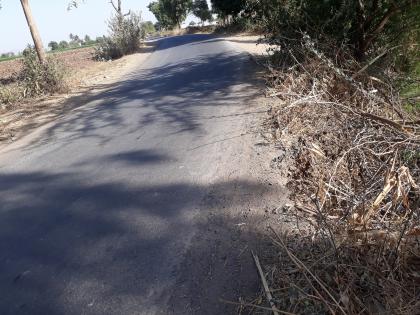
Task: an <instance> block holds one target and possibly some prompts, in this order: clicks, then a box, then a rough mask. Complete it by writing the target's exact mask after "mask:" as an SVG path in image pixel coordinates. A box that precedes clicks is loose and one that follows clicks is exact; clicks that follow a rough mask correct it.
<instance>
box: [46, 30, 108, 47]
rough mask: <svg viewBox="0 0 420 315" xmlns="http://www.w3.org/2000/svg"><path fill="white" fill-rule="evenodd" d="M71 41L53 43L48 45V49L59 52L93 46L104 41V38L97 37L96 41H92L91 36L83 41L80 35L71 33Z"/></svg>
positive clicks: (86, 36)
mask: <svg viewBox="0 0 420 315" xmlns="http://www.w3.org/2000/svg"><path fill="white" fill-rule="evenodd" d="M69 39H70V40H69V41H66V40H62V41H60V42H57V41H51V42H49V43H48V47H49V48H50V49H51V51H57V50H65V49H70V48H77V47H84V46H92V45H95V44H99V43H101V42H102V41H103V40H104V37H103V36H99V37H96V39H91V38H90V36H89V35H85V37H84V38H83V39H81V38H80V37H79V36H78V35H74V34H72V33H70V35H69Z"/></svg>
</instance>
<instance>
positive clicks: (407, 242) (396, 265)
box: [264, 38, 420, 314]
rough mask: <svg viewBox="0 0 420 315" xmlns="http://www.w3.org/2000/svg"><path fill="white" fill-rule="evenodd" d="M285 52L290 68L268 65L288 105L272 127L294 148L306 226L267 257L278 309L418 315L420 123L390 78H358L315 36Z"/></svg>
mask: <svg viewBox="0 0 420 315" xmlns="http://www.w3.org/2000/svg"><path fill="white" fill-rule="evenodd" d="M283 49H284V50H283V51H282V52H281V53H279V54H278V56H277V57H278V59H277V63H276V64H277V65H278V64H280V66H277V67H274V66H271V65H269V66H268V68H269V73H270V74H269V77H268V85H269V88H268V91H267V94H268V95H270V96H272V97H276V98H278V102H277V106H274V107H273V108H272V109H271V112H270V114H271V115H270V119H269V121H268V122H267V125H268V126H269V128H271V132H272V135H273V139H274V141H276V142H277V145H278V146H280V147H281V148H282V150H283V152H284V154H283V155H282V156H281V157H280V159H278V163H279V165H278V166H279V167H280V168H286V171H285V173H287V175H288V178H289V183H288V185H289V187H290V188H291V190H292V192H293V193H292V199H293V200H294V201H295V206H294V207H293V208H292V209H291V210H290V215H292V214H293V216H295V217H296V220H297V221H298V222H301V223H300V224H298V225H297V227H296V228H295V229H294V230H292V232H289V233H283V232H281V233H280V232H278V231H276V232H273V244H274V247H273V248H272V250H271V251H270V252H266V253H265V254H264V255H265V259H264V263H265V267H266V271H267V270H269V272H268V274H269V278H270V279H271V289H273V290H274V291H273V292H274V295H275V300H276V305H277V307H278V308H279V309H280V310H283V311H287V312H290V313H296V314H324V313H326V314H417V313H418V310H419V309H420V304H419V301H420V239H419V236H420V209H419V206H420V203H419V202H420V201H419V200H420V199H419V198H420V190H419V186H418V185H419V180H420V124H419V117H418V116H416V115H415V113H414V114H413V113H408V112H406V111H405V110H404V108H403V106H402V103H401V100H400V98H399V95H398V94H397V93H396V92H395V89H394V88H393V86H392V85H391V84H388V83H385V82H391V81H385V79H384V77H381V79H379V78H378V77H374V76H372V75H369V74H367V72H361V73H358V71H359V69H361V66H360V65H358V64H357V63H356V62H354V61H353V60H352V59H351V58H350V57H349V56H348V55H345V54H343V52H337V53H336V54H331V55H335V57H336V58H335V59H332V58H328V57H326V56H325V55H324V54H322V53H321V52H320V51H319V50H318V49H317V48H316V45H315V43H313V42H311V40H310V39H309V38H306V39H305V41H303V42H294V43H289V44H288V45H285V47H284V48H283ZM285 51H287V54H284V53H283V52H285ZM356 73H357V75H355V74H356ZM303 223H306V225H305V224H303ZM307 224H309V225H310V228H307V226H308V225H307ZM303 227H305V228H303Z"/></svg>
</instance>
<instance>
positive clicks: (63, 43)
mask: <svg viewBox="0 0 420 315" xmlns="http://www.w3.org/2000/svg"><path fill="white" fill-rule="evenodd" d="M58 48H59V49H67V48H69V43H68V42H67V41H65V40H62V41H61V42H59V43H58Z"/></svg>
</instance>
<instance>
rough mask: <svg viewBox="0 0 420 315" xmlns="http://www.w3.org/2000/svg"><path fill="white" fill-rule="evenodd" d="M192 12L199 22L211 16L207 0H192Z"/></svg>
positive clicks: (207, 19)
mask: <svg viewBox="0 0 420 315" xmlns="http://www.w3.org/2000/svg"><path fill="white" fill-rule="evenodd" d="M192 12H193V14H194V15H195V16H196V17H198V18H199V19H200V20H201V22H204V21H209V20H211V18H212V16H211V12H210V9H209V5H208V3H207V0H194V2H193V4H192Z"/></svg>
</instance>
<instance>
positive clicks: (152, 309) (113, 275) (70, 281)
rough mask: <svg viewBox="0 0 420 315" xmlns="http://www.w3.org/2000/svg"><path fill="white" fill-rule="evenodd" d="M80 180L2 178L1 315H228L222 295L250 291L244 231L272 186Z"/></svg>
mask: <svg viewBox="0 0 420 315" xmlns="http://www.w3.org/2000/svg"><path fill="white" fill-rule="evenodd" d="M138 154H139V153H135V152H134V153H133V154H132V155H131V154H122V155H120V156H119V157H120V158H121V159H122V161H123V162H124V161H127V160H128V161H129V163H133V160H137V161H136V162H135V163H137V165H140V164H142V163H144V164H145V165H147V164H149V163H151V161H150V160H148V159H147V158H146V159H143V158H140V159H136V158H133V156H134V157H135V156H136V155H138ZM146 156H149V157H150V156H151V155H147V154H146ZM127 157H128V158H127ZM115 158H117V157H115ZM150 158H151V159H153V158H152V157H150ZM158 161H159V158H158V159H157V162H158ZM82 177H83V176H82V175H81V174H78V173H47V172H32V173H29V172H28V173H8V174H1V175H0V199H1V200H2V203H1V206H0V255H1V256H0V269H1V270H2V272H1V275H0V293H1V295H2V299H1V302H0V313H2V314H28V313H29V314H81V313H83V314H105V313H113V312H115V310H116V309H118V312H119V313H121V314H135V313H142V314H148V313H154V314H160V313H162V314H168V312H169V311H172V312H173V313H174V314H181V313H183V314H211V313H213V314H216V313H218V312H219V311H222V310H225V311H226V312H224V313H225V314H229V313H230V311H232V308H231V307H227V306H226V305H218V304H219V297H224V298H227V299H234V300H237V295H238V294H244V292H246V293H249V292H252V291H254V290H256V288H257V283H258V282H257V280H256V279H257V278H256V273H255V272H254V271H255V270H253V266H252V264H250V257H249V256H248V255H249V249H250V248H252V247H253V242H254V241H255V239H256V238H257V237H256V236H255V234H254V232H252V230H248V231H247V230H246V229H244V228H245V227H244V226H243V225H246V224H247V222H248V220H249V219H248V217H249V216H250V215H251V210H250V204H252V203H255V202H257V203H259V202H260V201H262V200H263V199H264V196H265V195H267V194H269V193H272V189H273V187H272V186H267V185H264V184H261V183H257V182H252V181H226V182H218V183H215V184H212V185H191V184H186V183H182V182H179V183H172V184H167V185H150V184H149V185H146V184H145V185H127V184H126V183H123V182H115V181H112V182H100V183H95V182H92V183H86V182H85V181H84V180H83V179H82ZM279 189H280V190H281V188H279ZM197 204H199V205H200V206H199V208H198V209H197ZM228 209H230V210H229V211H230V212H229V211H228ZM232 209H234V210H233V212H232ZM258 216H259V215H257V217H258ZM244 222H245V223H244ZM251 240H254V241H251ZM189 242H192V245H191V247H190V250H189V252H188V253H185V244H187V243H189ZM159 257H162V259H160V258H159ZM163 257H165V258H163ZM171 257H172V258H171ZM179 261H184V263H182V264H181V265H180V264H179ZM212 268H218V270H217V271H216V272H215V270H213V271H212V270H211V269H212ZM244 272H245V273H244ZM173 283H175V284H176V286H175V287H173V286H172V284H173ZM170 288H171V289H170ZM192 288H194V290H195V289H196V290H200V292H195V293H194V292H192V291H191V289H192ZM173 289H174V291H171V290H173ZM168 290H170V292H168ZM180 293H183V296H182V297H181V296H180ZM164 296H171V297H172V298H171V300H170V301H166V300H164V299H163V297H164ZM174 301H176V303H175V302H174ZM167 303H168V305H169V306H167V305H166V304H167ZM216 304H217V305H216ZM139 305H142V307H145V308H146V309H138V307H139ZM226 307H227V308H226ZM197 309H200V311H197ZM206 309H207V310H206ZM215 311H216V313H215Z"/></svg>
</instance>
